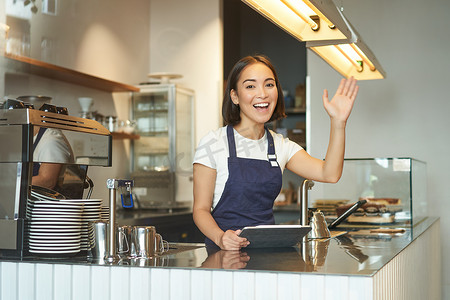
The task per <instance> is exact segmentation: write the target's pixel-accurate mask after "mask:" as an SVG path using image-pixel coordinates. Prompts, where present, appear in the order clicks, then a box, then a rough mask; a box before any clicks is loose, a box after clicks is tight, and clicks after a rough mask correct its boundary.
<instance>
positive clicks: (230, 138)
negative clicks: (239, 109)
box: [227, 125, 236, 157]
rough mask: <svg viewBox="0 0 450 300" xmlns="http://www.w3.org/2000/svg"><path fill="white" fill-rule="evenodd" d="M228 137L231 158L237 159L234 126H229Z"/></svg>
mask: <svg viewBox="0 0 450 300" xmlns="http://www.w3.org/2000/svg"><path fill="white" fill-rule="evenodd" d="M227 137H228V151H229V153H230V157H236V143H235V141H234V132H233V126H231V125H228V126H227Z"/></svg>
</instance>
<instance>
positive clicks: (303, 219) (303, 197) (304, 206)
mask: <svg viewBox="0 0 450 300" xmlns="http://www.w3.org/2000/svg"><path fill="white" fill-rule="evenodd" d="M313 186H314V181H312V180H309V179H305V180H303V182H302V186H301V187H300V188H299V191H298V199H300V202H301V203H300V205H301V209H300V225H302V226H308V225H309V218H308V190H310V189H312V187H313Z"/></svg>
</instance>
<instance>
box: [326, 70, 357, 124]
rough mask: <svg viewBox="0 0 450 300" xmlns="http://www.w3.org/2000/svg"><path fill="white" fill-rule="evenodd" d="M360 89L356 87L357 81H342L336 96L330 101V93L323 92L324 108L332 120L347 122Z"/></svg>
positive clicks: (350, 79) (351, 79)
mask: <svg viewBox="0 0 450 300" xmlns="http://www.w3.org/2000/svg"><path fill="white" fill-rule="evenodd" d="M358 89H359V87H358V86H357V85H356V79H354V78H353V77H350V78H349V79H345V78H344V79H342V80H341V83H340V84H339V87H338V89H337V91H336V94H335V95H334V97H333V98H332V99H331V101H329V100H328V91H327V90H324V91H323V96H322V100H323V106H324V108H325V110H326V111H327V113H328V115H329V116H330V118H331V119H332V120H335V121H338V122H339V121H342V122H344V123H346V122H347V119H348V117H349V116H350V112H351V111H352V108H353V103H354V102H355V99H356V95H357V94H358Z"/></svg>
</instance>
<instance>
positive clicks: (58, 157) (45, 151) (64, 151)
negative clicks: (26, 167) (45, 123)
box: [33, 128, 74, 163]
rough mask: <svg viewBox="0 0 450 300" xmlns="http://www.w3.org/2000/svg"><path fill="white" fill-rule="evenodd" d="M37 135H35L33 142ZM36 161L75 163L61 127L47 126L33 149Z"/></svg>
mask: <svg viewBox="0 0 450 300" xmlns="http://www.w3.org/2000/svg"><path fill="white" fill-rule="evenodd" d="M36 138H37V135H35V136H34V137H33V143H34V142H35V141H36ZM33 161H34V162H49V163H73V162H74V158H73V152H72V148H71V147H70V144H69V142H68V141H67V139H66V137H65V136H64V134H63V133H62V132H61V130H59V129H52V128H47V130H46V131H45V132H44V134H43V135H42V137H41V139H40V141H39V143H37V145H36V149H34V151H33Z"/></svg>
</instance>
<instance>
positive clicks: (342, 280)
mask: <svg viewBox="0 0 450 300" xmlns="http://www.w3.org/2000/svg"><path fill="white" fill-rule="evenodd" d="M348 289H349V285H348V277H347V276H333V275H327V276H325V299H327V300H328V299H329V300H348V299H349V296H348Z"/></svg>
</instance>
